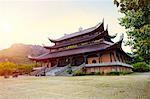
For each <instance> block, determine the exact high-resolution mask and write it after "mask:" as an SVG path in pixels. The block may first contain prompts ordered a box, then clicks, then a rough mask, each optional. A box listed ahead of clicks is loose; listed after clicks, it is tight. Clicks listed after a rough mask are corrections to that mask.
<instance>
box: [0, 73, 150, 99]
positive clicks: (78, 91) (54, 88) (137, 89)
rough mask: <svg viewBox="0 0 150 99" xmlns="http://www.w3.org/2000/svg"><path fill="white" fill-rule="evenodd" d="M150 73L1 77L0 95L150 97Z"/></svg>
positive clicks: (30, 98)
mask: <svg viewBox="0 0 150 99" xmlns="http://www.w3.org/2000/svg"><path fill="white" fill-rule="evenodd" d="M149 94H150V73H147V74H137V75H126V76H80V77H19V78H9V79H3V78H0V99H148V98H149V99H150V97H149V96H148V95H149Z"/></svg>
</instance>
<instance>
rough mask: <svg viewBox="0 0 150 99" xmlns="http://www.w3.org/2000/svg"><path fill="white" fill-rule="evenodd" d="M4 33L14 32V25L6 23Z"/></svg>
mask: <svg viewBox="0 0 150 99" xmlns="http://www.w3.org/2000/svg"><path fill="white" fill-rule="evenodd" d="M3 32H4V33H10V32H12V25H11V24H9V23H5V24H4V25H3Z"/></svg>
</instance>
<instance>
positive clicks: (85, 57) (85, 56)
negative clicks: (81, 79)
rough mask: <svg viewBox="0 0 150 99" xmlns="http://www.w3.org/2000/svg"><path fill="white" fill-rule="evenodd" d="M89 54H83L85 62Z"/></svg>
mask: <svg viewBox="0 0 150 99" xmlns="http://www.w3.org/2000/svg"><path fill="white" fill-rule="evenodd" d="M87 56H88V55H86V54H84V55H83V57H84V62H85V64H86V63H87Z"/></svg>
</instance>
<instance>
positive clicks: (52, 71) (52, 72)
mask: <svg viewBox="0 0 150 99" xmlns="http://www.w3.org/2000/svg"><path fill="white" fill-rule="evenodd" d="M67 67H68V65H67V66H65V67H55V68H52V69H50V70H49V71H46V76H58V75H59V74H60V73H62V72H64V71H65V70H66V69H67Z"/></svg>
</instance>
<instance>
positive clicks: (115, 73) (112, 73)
mask: <svg viewBox="0 0 150 99" xmlns="http://www.w3.org/2000/svg"><path fill="white" fill-rule="evenodd" d="M106 74H107V75H119V74H120V73H119V72H108V73H106Z"/></svg>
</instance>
